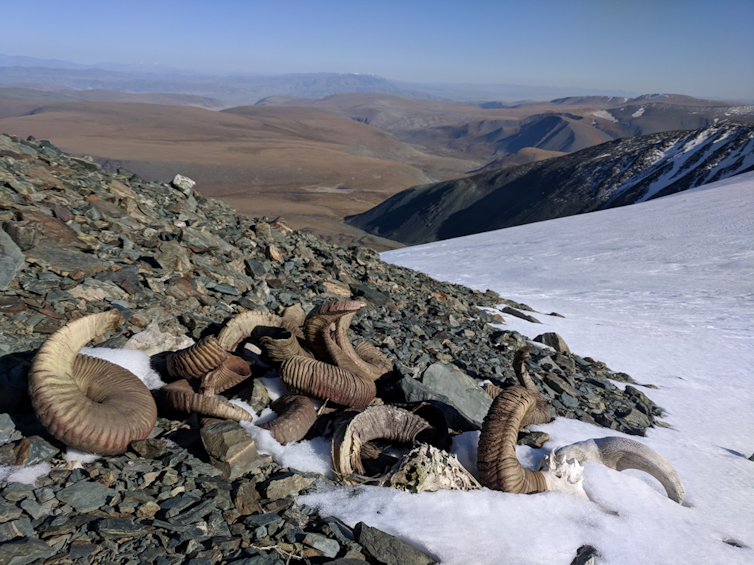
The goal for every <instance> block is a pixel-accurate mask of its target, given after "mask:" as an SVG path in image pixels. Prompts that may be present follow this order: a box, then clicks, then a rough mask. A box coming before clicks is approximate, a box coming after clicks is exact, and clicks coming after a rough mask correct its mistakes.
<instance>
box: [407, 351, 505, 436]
mask: <svg viewBox="0 0 754 565" xmlns="http://www.w3.org/2000/svg"><path fill="white" fill-rule="evenodd" d="M421 381H422V384H423V385H424V386H426V387H427V388H429V389H430V390H432V391H434V392H436V393H438V394H442V395H444V396H446V397H448V398H449V399H450V404H451V406H453V407H455V408H456V409H457V410H458V412H460V413H461V415H462V416H463V417H464V418H466V419H467V420H469V421H470V422H472V423H473V424H474V425H475V426H479V427H480V428H481V426H482V422H483V421H484V417H485V416H486V415H487V412H488V411H489V409H490V406H491V405H492V399H491V398H490V397H489V395H488V394H487V393H486V392H484V391H483V390H482V389H481V388H480V387H479V385H478V384H477V382H476V381H475V380H474V379H472V378H471V377H470V376H468V375H467V374H466V373H464V372H463V371H461V370H460V369H458V368H457V367H456V366H455V365H451V364H446V363H433V364H432V365H430V366H429V367H427V369H426V370H425V371H424V373H423V375H422V379H421Z"/></svg>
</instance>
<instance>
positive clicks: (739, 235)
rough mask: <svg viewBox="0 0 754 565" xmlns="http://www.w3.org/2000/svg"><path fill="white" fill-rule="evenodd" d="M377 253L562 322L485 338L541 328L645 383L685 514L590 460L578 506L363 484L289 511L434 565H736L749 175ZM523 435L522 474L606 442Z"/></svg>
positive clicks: (467, 448)
mask: <svg viewBox="0 0 754 565" xmlns="http://www.w3.org/2000/svg"><path fill="white" fill-rule="evenodd" d="M382 257H383V259H384V260H386V261H389V262H392V263H395V264H399V265H403V266H406V267H410V268H413V269H417V270H420V271H423V272H425V273H427V274H429V275H431V276H433V277H435V278H438V279H441V280H447V281H452V282H456V283H461V284H465V285H467V286H469V287H471V288H476V289H480V290H486V289H487V288H491V289H493V290H496V291H497V292H499V293H500V294H501V295H502V296H504V297H506V298H510V299H512V300H516V301H520V302H524V303H527V304H529V305H530V306H532V307H533V308H535V309H536V310H538V311H539V312H541V313H550V312H553V311H555V312H558V313H560V314H563V315H564V316H565V318H564V319H561V318H557V317H551V316H547V315H541V314H540V315H536V314H535V316H537V317H538V318H539V319H540V320H541V321H542V322H543V324H542V325H536V324H531V323H529V322H526V321H523V320H519V319H517V318H513V317H506V323H505V324H504V325H501V327H503V328H509V329H513V330H517V331H520V332H521V333H523V334H525V335H528V336H529V337H534V336H535V335H537V334H539V333H543V332H546V331H556V332H558V333H559V334H560V335H562V336H563V337H564V338H565V340H566V342H567V343H568V344H569V346H570V348H571V350H572V351H573V352H574V353H576V354H579V355H583V356H586V355H589V356H592V357H594V358H596V359H599V360H602V361H605V362H606V363H607V364H608V366H609V367H610V368H611V369H613V370H615V371H625V372H627V373H629V374H630V375H631V376H632V377H633V378H634V379H635V380H636V381H638V382H640V383H651V384H654V385H656V386H657V387H659V389H658V390H652V389H645V392H646V393H647V394H648V396H649V397H650V398H652V399H653V400H654V401H655V402H657V403H658V404H659V405H660V406H662V407H663V408H664V409H665V410H666V411H667V414H666V415H665V416H664V417H663V418H662V419H663V420H664V421H666V422H667V423H668V424H670V427H669V428H655V429H651V430H649V431H648V434H647V437H646V438H640V439H641V441H642V442H644V443H645V444H646V445H648V446H650V447H652V448H653V449H655V450H656V451H658V452H659V453H661V454H662V455H663V456H665V457H666V458H667V459H668V460H669V461H670V462H671V463H672V464H673V465H674V466H675V468H676V470H677V471H678V472H679V474H680V476H681V478H682V480H683V482H684V485H685V488H686V503H685V504H684V506H680V505H678V504H675V503H673V502H671V501H670V500H669V499H667V498H666V497H665V494H664V492H663V490H662V488H661V486H660V485H659V483H657V482H655V481H654V479H652V478H651V477H649V476H648V475H645V474H643V473H640V472H636V471H624V472H622V473H618V472H617V471H613V470H610V469H607V468H605V467H601V466H599V465H595V464H591V463H588V464H587V465H586V468H585V472H584V476H585V488H586V490H587V493H588V494H589V495H590V497H591V498H592V500H593V501H594V502H586V501H582V500H578V499H575V498H572V497H569V496H567V495H564V494H560V493H545V494H537V495H512V494H506V493H500V492H492V491H488V490H484V491H478V492H468V493H465V492H441V493H427V494H424V493H423V494H420V495H410V494H405V493H401V492H393V491H390V490H387V489H378V488H358V489H354V488H338V489H334V490H333V491H332V492H329V493H321V494H314V495H309V496H306V497H300V499H299V501H300V502H305V503H307V504H311V505H315V506H317V507H318V508H319V509H320V511H321V512H323V513H326V514H328V513H329V514H333V515H335V516H338V517H340V518H341V519H343V520H345V521H346V522H347V523H349V524H351V525H353V524H355V523H356V522H358V521H359V520H363V521H365V522H367V523H369V524H370V525H373V526H376V527H378V528H381V529H384V530H385V531H387V532H390V533H393V534H395V535H398V536H400V537H402V538H404V539H406V540H407V541H410V542H411V543H413V544H414V545H416V546H417V547H420V548H423V549H426V550H427V551H429V552H430V553H431V554H433V555H435V556H437V557H438V558H440V559H441V560H442V561H443V562H444V563H455V564H485V563H486V564H494V563H503V562H504V563H521V564H528V563H542V564H545V563H546V564H556V563H563V564H566V565H567V564H568V563H570V561H571V559H572V558H573V556H574V555H575V553H576V550H577V549H578V547H579V546H581V545H582V544H585V543H588V544H591V545H593V546H595V547H596V548H597V549H598V550H599V551H600V552H601V554H602V556H603V558H602V559H603V560H602V561H601V563H610V564H626V565H628V564H636V563H648V564H649V563H651V564H663V563H667V564H671V563H694V564H701V563H726V564H732V563H740V564H742V565H743V564H750V563H754V550H752V546H754V488H752V487H753V486H754V462H752V461H749V460H747V458H748V457H749V456H750V455H751V454H752V451H754V395H753V394H752V387H753V386H754V373H753V372H752V366H754V323H753V322H752V314H754V173H746V174H744V175H739V176H737V177H734V178H732V179H727V180H725V181H720V182H718V183H713V184H710V185H705V186H703V187H699V188H697V189H694V190H692V191H686V192H683V193H679V194H676V195H673V196H669V197H666V198H660V199H657V200H653V201H649V202H645V203H642V204H635V205H632V206H626V207H623V208H617V209H612V210H605V211H601V212H595V213H591V214H585V215H580V216H573V217H569V218H561V219H557V220H551V221H547V222H540V223H536V224H530V225H526V226H519V227H515V228H508V229H504V230H499V231H495V232H488V233H483V234H476V235H472V236H467V237H463V238H458V239H452V240H446V241H441V242H437V243H432V244H428V245H422V246H417V247H409V248H405V249H401V250H396V251H391V252H388V253H384V254H383V255H382ZM535 428H536V429H540V430H542V431H546V432H547V433H548V434H550V437H551V441H550V442H548V444H546V445H545V449H543V450H540V451H541V452H537V451H538V450H533V449H530V448H525V447H524V448H522V447H520V448H519V455H520V459H521V460H522V461H523V462H524V465H527V466H529V467H530V468H533V467H534V466H536V464H537V463H538V461H539V459H540V458H541V457H542V456H543V455H544V454H545V451H546V450H549V449H552V448H556V447H560V446H562V445H566V444H569V443H573V442H576V441H580V440H583V439H586V438H589V437H604V436H607V435H620V434H616V433H615V432H611V431H610V430H606V429H604V428H599V427H596V426H592V425H589V424H586V423H582V422H578V421H574V420H567V419H564V418H558V419H556V420H555V421H554V422H552V423H550V424H546V425H542V426H535ZM477 435H478V433H476V434H464V436H461V440H460V441H459V442H458V443H459V444H461V445H459V446H458V448H457V449H456V450H457V451H462V452H466V454H467V456H470V457H472V458H473V456H474V451H475V440H476V438H475V437H473V436H477ZM466 436H470V437H466ZM462 460H463V457H462ZM611 512H617V513H618V514H617V515H616V514H613V513H611ZM741 546H742V547H741Z"/></svg>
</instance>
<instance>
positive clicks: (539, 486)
mask: <svg viewBox="0 0 754 565" xmlns="http://www.w3.org/2000/svg"><path fill="white" fill-rule="evenodd" d="M535 408H536V398H535V397H534V396H533V395H532V394H531V393H530V392H529V391H527V390H526V389H525V388H523V387H520V386H513V387H509V388H506V389H504V390H503V391H502V392H501V393H500V394H499V395H498V396H497V398H495V400H493V401H492V406H490V409H489V411H488V412H487V416H485V418H484V422H483V423H482V433H481V434H480V436H479V445H478V448H477V471H478V473H479V482H480V483H482V485H484V486H486V487H487V488H491V489H493V490H501V491H503V492H512V493H518V494H529V493H533V492H544V491H546V490H547V481H546V479H545V476H544V475H543V474H542V473H541V472H539V471H529V470H528V469H524V467H523V466H522V465H521V463H520V462H519V461H518V458H517V457H516V442H517V439H518V430H519V429H520V428H521V427H522V426H523V422H524V421H527V420H528V419H529V418H530V416H531V413H532V412H533V411H534V410H535Z"/></svg>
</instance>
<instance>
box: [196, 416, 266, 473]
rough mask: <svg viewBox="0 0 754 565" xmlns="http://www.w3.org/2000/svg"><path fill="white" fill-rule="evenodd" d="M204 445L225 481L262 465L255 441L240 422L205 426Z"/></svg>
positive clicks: (224, 421) (203, 429)
mask: <svg viewBox="0 0 754 565" xmlns="http://www.w3.org/2000/svg"><path fill="white" fill-rule="evenodd" d="M201 436H202V443H203V444H204V447H205V449H206V450H207V453H208V454H209V456H210V460H211V461H212V464H213V465H214V466H215V467H217V468H218V469H220V471H222V476H223V478H225V479H231V480H232V479H237V478H238V477H241V476H243V475H245V474H246V473H248V472H249V471H251V470H252V469H253V468H255V467H258V466H259V465H260V463H261V462H260V457H259V454H258V453H257V448H256V445H255V444H254V440H253V439H251V436H249V434H248V432H247V431H246V430H245V429H243V427H241V425H240V424H239V423H238V422H233V421H231V420H223V421H221V422H214V423H212V424H210V425H208V426H204V427H203V428H202V430H201Z"/></svg>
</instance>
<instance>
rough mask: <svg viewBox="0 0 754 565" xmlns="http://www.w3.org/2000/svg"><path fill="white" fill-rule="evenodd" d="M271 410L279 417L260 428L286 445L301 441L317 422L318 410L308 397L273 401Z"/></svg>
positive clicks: (294, 396) (296, 395)
mask: <svg viewBox="0 0 754 565" xmlns="http://www.w3.org/2000/svg"><path fill="white" fill-rule="evenodd" d="M270 408H272V410H274V411H275V412H276V413H277V415H278V417H277V418H275V419H274V420H271V421H269V422H265V423H264V424H258V425H259V427H260V428H263V429H265V430H269V431H270V433H271V434H272V437H274V438H275V440H277V442H278V443H281V444H283V445H285V444H286V443H289V442H291V441H301V440H302V439H304V437H305V436H306V434H307V432H308V431H309V429H310V428H311V427H312V426H313V425H314V422H315V421H316V420H317V410H316V409H315V408H314V404H312V401H311V400H309V399H308V398H307V397H306V396H301V395H298V394H291V395H287V396H281V397H280V398H278V399H277V400H275V401H273V403H272V404H271V405H270Z"/></svg>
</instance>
